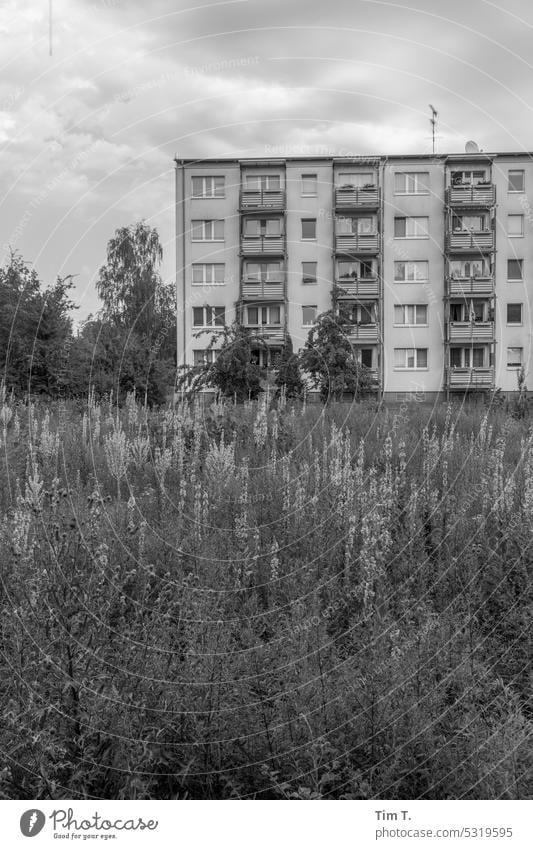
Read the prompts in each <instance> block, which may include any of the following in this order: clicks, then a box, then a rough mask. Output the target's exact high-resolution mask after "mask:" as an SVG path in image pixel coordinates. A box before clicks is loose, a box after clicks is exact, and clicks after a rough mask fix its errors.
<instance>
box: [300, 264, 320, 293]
mask: <svg viewBox="0 0 533 849" xmlns="http://www.w3.org/2000/svg"><path fill="white" fill-rule="evenodd" d="M305 265H314V267H315V270H314V273H309V274H306V273H305V270H304V266H305ZM306 278H309V279H306ZM311 278H312V279H311ZM302 284H304V285H305V286H315V285H317V284H318V262H317V261H316V260H312V259H306V260H302Z"/></svg>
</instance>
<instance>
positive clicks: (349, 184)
mask: <svg viewBox="0 0 533 849" xmlns="http://www.w3.org/2000/svg"><path fill="white" fill-rule="evenodd" d="M375 185H376V175H375V174H374V173H373V172H372V171H359V172H353V173H346V172H345V173H341V174H339V175H338V177H337V187H338V188H351V189H361V188H362V187H363V186H365V187H367V188H370V187H371V186H372V187H374V186H375Z"/></svg>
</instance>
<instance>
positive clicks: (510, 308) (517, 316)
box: [507, 304, 522, 324]
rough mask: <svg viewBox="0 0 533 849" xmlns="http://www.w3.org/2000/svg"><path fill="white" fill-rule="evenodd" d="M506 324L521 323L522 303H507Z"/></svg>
mask: <svg viewBox="0 0 533 849" xmlns="http://www.w3.org/2000/svg"><path fill="white" fill-rule="evenodd" d="M507 324H522V304H507Z"/></svg>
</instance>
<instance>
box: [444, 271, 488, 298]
mask: <svg viewBox="0 0 533 849" xmlns="http://www.w3.org/2000/svg"><path fill="white" fill-rule="evenodd" d="M447 279H448V294H449V295H459V296H466V295H492V293H493V292H494V278H493V277H492V276H490V275H489V276H488V277H448V278H447Z"/></svg>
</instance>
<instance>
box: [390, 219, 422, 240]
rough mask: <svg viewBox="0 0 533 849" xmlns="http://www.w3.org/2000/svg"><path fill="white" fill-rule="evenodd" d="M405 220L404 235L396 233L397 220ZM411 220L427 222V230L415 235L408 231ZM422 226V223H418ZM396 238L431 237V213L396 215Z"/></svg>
mask: <svg viewBox="0 0 533 849" xmlns="http://www.w3.org/2000/svg"><path fill="white" fill-rule="evenodd" d="M397 221H404V222H405V234H404V235H403V236H398V235H396V222H397ZM409 221H417V222H420V221H425V222H426V225H425V226H426V231H425V233H423V234H421V235H413V234H411V233H408V232H407V231H408V229H409V225H408V222H409ZM417 226H420V225H417ZM394 238H395V239H429V215H395V216H394Z"/></svg>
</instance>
